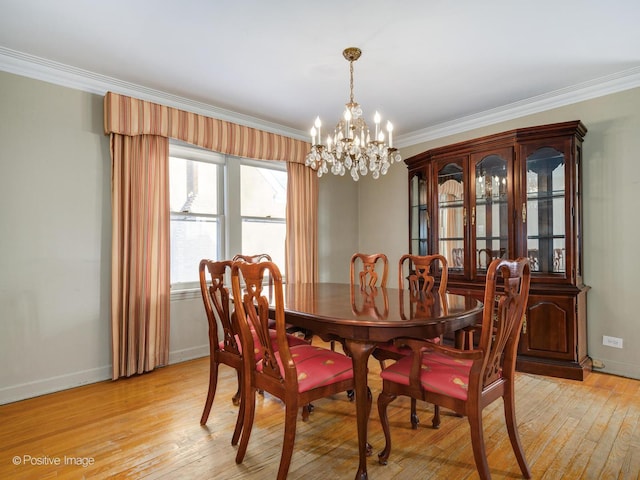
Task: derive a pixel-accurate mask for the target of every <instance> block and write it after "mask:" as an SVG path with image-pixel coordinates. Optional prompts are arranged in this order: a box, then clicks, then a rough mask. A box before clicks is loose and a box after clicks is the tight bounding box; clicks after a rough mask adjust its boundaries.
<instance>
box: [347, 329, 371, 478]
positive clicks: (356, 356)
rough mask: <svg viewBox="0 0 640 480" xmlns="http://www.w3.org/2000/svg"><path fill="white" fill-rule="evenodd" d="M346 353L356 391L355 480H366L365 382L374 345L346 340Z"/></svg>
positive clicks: (367, 393) (367, 410) (367, 407)
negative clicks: (356, 467) (357, 464)
mask: <svg viewBox="0 0 640 480" xmlns="http://www.w3.org/2000/svg"><path fill="white" fill-rule="evenodd" d="M346 344H347V348H348V351H349V353H350V355H351V360H352V361H353V374H354V383H355V390H356V416H357V423H358V451H359V455H360V465H359V467H358V473H357V474H356V480H367V479H368V478H369V477H368V475H367V454H368V453H369V452H370V450H371V447H369V446H368V443H367V428H368V423H369V414H370V413H371V408H370V406H371V403H370V402H371V400H370V391H369V386H368V381H367V373H368V367H367V364H368V361H369V355H371V352H372V351H373V349H374V348H375V344H374V343H366V342H359V341H357V340H346Z"/></svg>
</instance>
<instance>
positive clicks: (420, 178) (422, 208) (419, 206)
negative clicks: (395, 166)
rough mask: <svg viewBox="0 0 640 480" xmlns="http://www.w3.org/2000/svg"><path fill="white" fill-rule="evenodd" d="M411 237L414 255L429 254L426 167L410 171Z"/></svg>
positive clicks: (411, 247)
mask: <svg viewBox="0 0 640 480" xmlns="http://www.w3.org/2000/svg"><path fill="white" fill-rule="evenodd" d="M409 210H410V211H409V214H410V217H409V239H410V242H411V245H410V249H411V250H410V251H411V253H412V254H413V255H429V253H430V252H429V245H428V240H429V216H428V209H427V172H426V169H424V168H423V169H420V170H418V171H414V172H410V173H409Z"/></svg>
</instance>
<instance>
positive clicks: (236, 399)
mask: <svg viewBox="0 0 640 480" xmlns="http://www.w3.org/2000/svg"><path fill="white" fill-rule="evenodd" d="M236 373H237V374H238V390H236V393H235V394H234V395H233V397H231V401H232V402H233V404H234V405H240V389H241V386H242V371H241V370H236Z"/></svg>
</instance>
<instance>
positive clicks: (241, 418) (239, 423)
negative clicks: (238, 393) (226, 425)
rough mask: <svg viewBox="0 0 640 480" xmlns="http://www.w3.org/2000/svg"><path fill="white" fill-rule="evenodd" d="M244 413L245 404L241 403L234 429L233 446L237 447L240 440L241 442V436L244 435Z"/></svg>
mask: <svg viewBox="0 0 640 480" xmlns="http://www.w3.org/2000/svg"><path fill="white" fill-rule="evenodd" d="M244 411H245V402H242V401H241V402H240V407H239V408H238V417H237V418H236V426H235V428H234V429H233V436H232V437H231V445H234V446H235V445H237V444H238V440H240V435H241V434H242V426H243V423H244Z"/></svg>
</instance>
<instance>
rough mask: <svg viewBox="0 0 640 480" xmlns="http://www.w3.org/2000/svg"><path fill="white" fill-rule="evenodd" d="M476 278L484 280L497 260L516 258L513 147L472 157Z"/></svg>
mask: <svg viewBox="0 0 640 480" xmlns="http://www.w3.org/2000/svg"><path fill="white" fill-rule="evenodd" d="M470 167H471V168H470V170H469V171H470V173H471V174H472V178H471V179H470V182H469V183H470V187H471V188H470V190H471V198H470V207H471V249H470V255H471V256H472V257H473V258H472V261H471V265H472V269H471V272H472V276H473V277H474V278H481V279H484V277H485V276H486V273H487V268H488V267H489V264H490V263H491V261H492V260H494V259H496V258H512V257H513V253H514V247H513V221H512V219H513V214H512V213H511V212H513V192H514V189H513V186H512V183H513V180H512V179H513V148H512V147H508V148H503V149H499V150H494V151H488V152H480V153H474V154H472V155H471V157H470Z"/></svg>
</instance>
